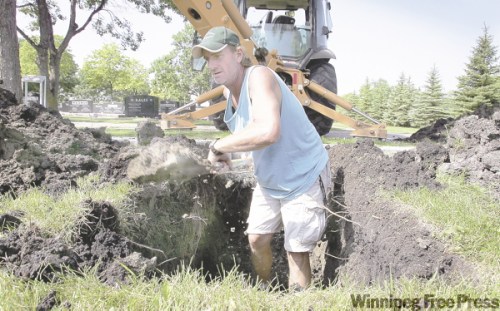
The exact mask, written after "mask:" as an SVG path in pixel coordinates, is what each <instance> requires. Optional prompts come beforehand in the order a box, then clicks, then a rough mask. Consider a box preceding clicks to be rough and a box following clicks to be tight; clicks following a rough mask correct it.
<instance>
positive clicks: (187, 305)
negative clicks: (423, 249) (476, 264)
mask: <svg viewBox="0 0 500 311" xmlns="http://www.w3.org/2000/svg"><path fill="white" fill-rule="evenodd" d="M247 283H248V282H247V281H246V278H245V277H244V276H242V275H241V274H239V273H237V272H236V271H234V270H233V271H229V272H228V273H227V274H226V275H225V277H223V278H220V279H216V280H213V281H211V282H206V281H205V278H204V276H203V275H202V274H201V273H200V272H199V271H196V270H191V269H182V270H181V271H179V272H177V273H175V274H173V275H171V276H164V277H163V278H155V279H153V280H149V281H145V280H141V279H140V278H137V277H132V278H131V279H130V283H129V284H124V285H122V286H120V287H110V286H107V285H105V284H103V283H101V282H100V281H99V280H98V278H97V277H96V274H95V272H94V271H89V272H87V273H85V275H84V277H78V276H75V275H71V274H69V275H64V276H61V278H60V280H59V281H58V282H57V283H43V282H37V281H22V280H20V279H18V278H15V277H13V276H11V275H9V274H7V273H5V272H0V288H2V291H0V309H1V310H20V309H31V310H34V309H35V307H36V306H37V304H38V303H39V302H40V301H41V300H42V299H43V298H44V297H46V296H47V295H48V294H49V292H51V291H55V292H56V293H57V298H58V300H59V301H60V302H61V304H63V303H69V304H71V310H111V309H115V310H350V309H352V307H353V304H354V303H353V299H355V297H356V296H358V295H361V296H362V295H369V297H370V298H390V297H392V298H393V299H394V298H397V299H403V298H411V302H409V303H410V304H414V303H416V302H418V301H420V299H422V298H424V297H425V295H433V297H435V298H441V299H454V300H455V301H457V297H459V296H460V295H462V296H467V297H471V298H483V299H484V298H490V299H492V298H495V297H498V291H495V290H494V289H492V288H488V287H483V286H471V284H466V283H460V284H456V285H454V286H453V287H450V286H449V285H448V284H446V283H444V282H442V281H439V280H430V281H428V282H421V281H418V280H406V279H402V280H400V281H398V282H397V283H395V282H387V283H385V284H382V285H372V286H367V287H359V286H355V285H351V284H343V285H333V286H330V287H328V288H325V289H319V288H311V289H308V290H306V291H304V292H301V293H297V294H291V293H286V292H279V291H274V292H264V291H259V290H258V289H257V287H255V286H250V285H246V284H247ZM462 296H461V297H462ZM428 300H429V299H428ZM463 306H466V305H465V304H464V305H463ZM470 306H471V305H470V304H469V307H470ZM61 309H64V308H61ZM359 309H360V310H369V309H370V308H366V307H365V308H359ZM434 309H437V308H434ZM384 310H385V309H384ZM408 310H411V309H410V308H408Z"/></svg>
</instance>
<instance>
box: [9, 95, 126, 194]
mask: <svg viewBox="0 0 500 311" xmlns="http://www.w3.org/2000/svg"><path fill="white" fill-rule="evenodd" d="M94 134H95V136H94ZM96 137H98V138H96ZM121 146H122V143H118V142H112V141H111V139H110V138H109V137H108V136H106V135H105V134H104V133H101V132H99V131H94V132H91V131H81V130H78V129H77V128H76V127H75V126H74V125H73V123H71V122H70V121H69V120H66V119H63V118H62V116H61V115H60V114H59V113H58V112H49V111H48V110H46V109H45V108H44V107H42V106H40V105H32V106H26V105H19V104H18V103H17V102H16V100H15V98H14V96H12V93H10V92H8V91H6V90H4V89H1V88H0V194H4V193H7V192H13V193H16V192H18V191H24V190H26V189H28V188H30V187H33V186H42V187H44V188H45V189H46V190H47V191H49V192H52V191H53V192H61V191H64V189H67V188H68V187H74V186H76V184H75V180H76V178H78V177H81V176H85V175H88V174H90V173H92V172H95V171H97V170H98V169H99V166H100V165H101V164H102V163H104V162H106V159H107V158H110V157H112V156H113V155H114V154H116V153H117V152H118V150H119V149H120V147H121Z"/></svg>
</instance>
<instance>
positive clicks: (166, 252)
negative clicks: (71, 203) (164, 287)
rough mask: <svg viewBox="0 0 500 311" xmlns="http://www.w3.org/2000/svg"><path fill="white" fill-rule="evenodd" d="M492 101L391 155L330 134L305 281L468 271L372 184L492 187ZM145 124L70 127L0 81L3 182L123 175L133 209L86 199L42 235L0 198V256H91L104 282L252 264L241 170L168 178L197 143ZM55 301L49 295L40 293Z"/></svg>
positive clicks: (248, 178) (57, 183)
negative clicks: (323, 223)
mask: <svg viewBox="0 0 500 311" xmlns="http://www.w3.org/2000/svg"><path fill="white" fill-rule="evenodd" d="M499 111H500V108H499V105H495V106H494V107H491V108H482V109H480V110H479V111H478V112H477V113H474V114H472V115H469V116H464V117H462V118H459V119H456V120H440V121H438V122H436V123H435V124H434V125H432V126H430V127H428V128H425V129H422V130H421V131H419V132H417V133H415V134H414V135H412V137H410V138H409V140H410V141H413V142H416V148H415V150H411V151H403V152H399V153H396V154H395V155H394V156H388V155H385V154H384V153H383V152H382V151H381V150H380V149H379V148H378V147H376V146H375V145H374V144H373V141H371V140H367V139H359V140H358V141H357V142H356V143H353V144H346V145H336V146H327V148H328V153H329V157H330V160H331V172H332V183H333V185H334V187H333V191H332V193H331V194H330V196H329V204H328V205H329V206H328V207H329V209H330V210H331V212H332V213H331V215H330V216H329V222H328V227H327V230H326V233H325V235H324V237H323V239H322V241H320V242H319V243H318V246H317V248H316V250H315V251H314V252H313V254H312V255H311V258H312V263H313V273H314V278H315V280H316V281H318V282H323V284H325V285H328V284H329V283H330V282H334V281H336V282H341V283H342V282H346V281H347V280H349V281H350V282H351V281H353V282H356V283H360V284H372V283H379V282H383V281H388V280H390V279H391V278H399V277H403V276H404V277H410V278H411V277H416V278H421V279H430V278H432V277H435V276H441V277H442V278H444V279H448V280H450V281H453V280H458V279H461V278H468V279H472V280H473V279H474V268H473V266H472V265H471V264H470V263H468V262H467V261H466V260H464V259H463V258H462V257H460V256H458V255H456V254H453V253H451V252H450V251H449V250H448V249H447V246H446V245H445V244H444V243H443V242H442V241H439V240H437V239H436V238H435V236H434V235H433V232H432V230H433V229H432V228H431V226H430V225H428V224H426V223H425V222H423V221H422V220H420V219H418V218H417V217H416V216H415V215H414V214H413V213H412V212H411V211H409V210H408V209H407V208H405V207H404V206H400V205H398V204H397V203H395V202H392V201H390V200H389V199H387V198H386V197H385V196H383V195H380V194H381V193H383V192H385V191H391V190H395V189H400V190H405V189H413V188H418V187H428V188H432V189H440V188H441V187H442V185H440V184H439V183H438V182H437V181H436V178H435V177H436V173H437V172H438V171H439V170H443V171H446V172H452V173H463V174H465V176H466V177H467V178H468V180H470V181H471V182H477V183H480V184H482V185H483V186H486V187H487V188H488V189H489V190H490V191H491V194H492V196H493V197H495V198H500V195H499V192H500V187H499V184H500V183H499V179H500V171H499V169H500V166H499V163H500V140H499V137H500V112H499ZM144 128H146V129H147V131H148V132H152V133H156V134H155V135H157V136H159V137H154V138H145V137H144V133H142V134H141V133H139V134H138V135H139V136H140V137H141V141H142V142H144V143H143V144H142V145H137V146H135V145H130V144H127V143H123V142H116V141H114V140H112V139H111V137H109V136H108V135H106V134H104V129H85V130H79V129H77V128H76V127H75V126H74V125H73V124H72V123H71V122H70V121H68V120H65V119H63V118H62V116H61V115H60V114H59V113H57V112H49V111H47V110H46V109H44V108H43V107H41V106H37V105H34V106H26V105H21V104H18V103H17V102H16V100H15V98H14V97H13V96H12V94H11V93H9V92H7V91H5V90H3V89H0V194H2V195H11V196H13V197H16V196H18V195H19V194H20V193H22V192H24V191H26V190H28V189H29V188H31V187H40V188H41V189H43V191H45V192H47V193H48V194H50V195H53V196H55V197H57V196H58V195H60V194H61V193H62V192H63V191H65V190H67V189H68V188H69V187H77V184H76V180H77V178H79V177H82V176H87V175H90V174H99V176H100V181H99V182H100V183H115V182H118V181H125V182H129V183H132V184H134V185H135V186H136V187H137V191H133V192H132V193H131V194H130V195H129V197H128V199H127V200H128V202H129V205H130V206H132V207H133V210H132V212H127V213H124V212H121V211H120V210H119V209H118V208H117V207H115V206H112V205H111V204H110V203H108V202H98V201H94V200H92V198H89V199H88V200H86V201H84V202H82V203H80V205H81V206H80V208H82V209H84V210H85V211H86V215H87V216H86V218H85V219H84V220H83V221H80V222H79V223H78V224H75V230H74V232H76V233H75V234H74V235H73V236H72V239H71V241H63V240H62V239H61V238H60V237H58V236H47V235H46V234H44V233H43V232H41V231H40V230H39V229H38V228H36V226H34V225H33V224H29V223H27V220H26V218H23V217H24V216H25V215H24V214H23V212H22V211H19V212H17V213H16V212H14V213H12V212H11V213H8V214H7V213H4V212H2V206H0V232H2V233H1V235H0V267H2V268H4V269H7V270H9V271H11V272H12V273H13V274H14V275H16V276H19V277H21V278H25V279H38V280H43V281H54V280H57V276H58V275H59V273H61V272H63V273H64V272H66V271H69V270H71V271H76V272H77V273H78V272H79V271H84V270H86V269H88V268H89V267H95V268H96V269H97V270H96V271H97V273H98V274H99V277H100V278H101V280H102V281H103V282H106V283H108V284H111V285H116V284H120V283H122V282H127V280H128V276H129V275H130V271H132V272H133V273H135V274H142V275H145V276H147V277H151V276H153V275H155V273H158V272H160V271H161V272H162V273H172V272H173V271H175V270H176V269H177V268H178V267H179V265H180V264H181V263H183V264H191V265H192V266H194V267H197V268H201V267H203V269H205V270H206V271H207V272H208V273H207V275H208V276H215V275H219V274H220V269H221V267H222V268H223V269H230V268H232V267H234V266H236V267H237V269H239V270H240V271H242V272H243V273H247V274H250V275H252V273H253V272H252V269H251V264H250V260H249V249H248V245H247V238H246V236H245V222H246V217H247V215H248V207H249V204H250V199H251V194H252V189H253V187H254V185H255V180H254V178H253V175H252V174H251V171H250V170H248V168H240V169H238V170H233V171H231V170H230V171H224V172H222V173H211V172H209V171H206V170H194V171H190V174H188V175H187V176H188V177H187V178H184V177H185V175H182V176H183V178H179V175H178V174H181V173H182V171H183V167H191V166H192V165H193V163H196V162H199V163H198V164H200V166H199V167H202V166H203V165H205V164H206V163H205V162H203V161H204V160H203V159H205V158H206V155H207V148H206V143H203V142H197V141H194V140H191V139H187V138H186V137H183V136H178V137H168V138H166V137H161V136H162V135H161V131H157V130H155V129H153V130H151V124H147V122H145V125H144ZM139 131H140V129H139ZM173 146H176V147H175V148H177V149H175V150H177V151H175V150H174V148H173ZM179 148H182V150H183V151H182V152H187V151H186V150H188V151H189V152H187V153H184V154H183V155H184V157H183V158H187V159H189V161H188V162H186V163H188V164H186V165H184V166H183V167H180V168H179V167H177V168H176V169H177V170H176V171H175V174H173V173H172V171H169V170H165V169H156V168H158V167H161V166H162V163H164V162H162V161H156V160H158V156H159V157H160V160H161V156H165V155H166V154H167V153H168V152H174V153H175V152H178V150H179ZM159 150H162V152H158V151H159ZM163 151H164V152H163ZM167 158H168V157H167ZM167 158H164V159H163V160H165V161H166V159H167ZM193 161H194V162H193ZM134 162H135V164H134ZM137 163H139V166H137V165H138V164H137ZM134 165H135V168H134ZM131 167H132V169H131ZM199 167H198V166H197V168H199ZM142 168H147V170H146V169H144V170H142ZM131 171H132V172H135V174H136V175H134V176H131V175H130V172H131ZM138 172H143V174H138ZM193 172H194V173H193ZM176 174H177V175H176ZM339 216H340V217H339ZM282 241H283V235H282V234H277V235H276V237H275V239H274V241H273V248H274V254H275V256H274V266H273V267H274V268H273V269H274V273H275V275H276V282H277V283H279V284H286V277H287V273H288V272H287V264H286V255H285V251H284V250H283V247H282V244H283V242H282ZM124 267H127V269H126V268H124ZM52 300H53V299H52ZM52 300H51V297H47V301H48V303H51V301H52Z"/></svg>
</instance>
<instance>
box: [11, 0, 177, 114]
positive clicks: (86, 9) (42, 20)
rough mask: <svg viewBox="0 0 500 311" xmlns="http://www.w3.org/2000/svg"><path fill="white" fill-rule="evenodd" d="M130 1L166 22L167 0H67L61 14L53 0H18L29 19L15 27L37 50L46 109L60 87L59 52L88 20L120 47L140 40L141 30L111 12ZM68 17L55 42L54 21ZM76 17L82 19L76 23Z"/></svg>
mask: <svg viewBox="0 0 500 311" xmlns="http://www.w3.org/2000/svg"><path fill="white" fill-rule="evenodd" d="M126 3H132V4H133V5H135V6H136V8H137V9H138V10H139V11H140V12H143V13H150V14H154V15H157V16H161V17H163V18H164V19H165V21H167V22H169V21H170V17H169V16H167V15H165V9H166V8H168V7H169V6H171V5H172V4H171V1H161V0H130V1H127V2H125V3H119V4H117V6H116V7H113V4H112V2H110V1H108V0H70V1H69V6H68V9H67V13H66V14H64V13H63V12H62V10H61V7H60V6H59V4H58V3H57V2H56V1H54V0H20V1H19V3H18V13H20V14H25V15H26V16H27V17H30V18H31V19H32V22H31V23H30V25H29V26H28V29H21V28H20V27H17V30H18V32H19V33H20V34H21V36H22V37H23V38H24V39H25V40H26V41H27V42H29V44H31V45H32V46H33V48H34V49H35V50H36V52H37V58H38V62H37V64H38V66H39V75H42V76H46V77H48V78H47V80H48V92H47V99H48V105H49V109H52V110H57V96H58V94H59V88H60V82H59V81H60V63H61V58H62V55H63V52H64V51H65V50H66V49H67V48H68V45H69V42H70V41H71V40H72V39H73V37H75V36H76V35H77V34H79V33H80V32H82V31H84V30H85V29H86V28H87V27H88V26H89V25H91V24H92V26H93V27H94V29H95V30H96V31H97V33H98V34H99V35H104V34H109V35H111V36H112V37H114V38H117V39H119V40H120V42H121V44H122V46H123V47H124V48H131V49H132V50H135V49H137V48H138V47H139V44H140V43H141V42H142V41H143V35H142V33H141V32H137V33H136V32H134V31H133V30H132V28H131V25H130V22H129V21H128V20H127V19H124V18H121V17H120V16H118V15H117V14H115V13H114V12H115V11H116V8H118V7H121V8H123V6H124V4H126ZM66 19H67V20H68V27H67V31H66V33H65V35H64V38H63V40H62V41H61V43H60V44H59V45H56V42H55V40H54V38H55V35H54V25H55V24H56V23H57V22H61V21H63V20H66ZM77 20H83V23H82V24H78V23H77ZM32 32H38V35H37V36H38V38H39V41H38V42H37V41H36V40H34V36H33V34H31V33H32Z"/></svg>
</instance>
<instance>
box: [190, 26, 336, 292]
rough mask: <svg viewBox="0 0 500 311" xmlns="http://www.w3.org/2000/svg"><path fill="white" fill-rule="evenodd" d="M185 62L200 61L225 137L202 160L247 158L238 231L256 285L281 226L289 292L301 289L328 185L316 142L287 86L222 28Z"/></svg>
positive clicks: (266, 271)
mask: <svg viewBox="0 0 500 311" xmlns="http://www.w3.org/2000/svg"><path fill="white" fill-rule="evenodd" d="M193 57H194V58H200V57H204V58H205V60H206V61H207V64H208V69H209V70H210V72H211V74H212V76H213V78H214V80H215V82H216V83H218V84H222V85H224V87H225V89H224V96H225V97H226V98H227V107H226V110H225V114H224V122H225V123H226V124H227V125H228V127H229V129H230V130H231V132H232V134H231V135H229V136H227V137H225V138H223V139H219V140H215V141H214V142H213V143H212V144H211V145H210V151H209V155H208V159H209V160H210V162H211V163H212V164H215V163H217V162H222V163H225V164H227V165H229V166H230V165H231V160H230V153H233V152H246V151H251V152H252V158H253V162H254V170H255V176H256V180H257V186H256V188H255V189H254V191H253V196H252V203H251V207H250V212H249V217H248V229H247V231H246V232H247V234H248V240H249V244H250V250H251V259H252V264H253V266H254V269H255V272H256V273H257V275H258V277H259V279H260V281H261V282H262V283H264V284H267V283H268V282H269V281H270V277H271V268H272V251H271V240H272V237H273V234H274V233H276V232H278V231H279V230H280V229H281V227H282V226H283V228H284V233H285V249H286V250H287V256H288V266H289V270H290V275H289V282H288V285H289V288H299V289H303V288H306V287H307V286H309V285H310V282H311V267H310V262H309V253H310V252H311V251H312V250H313V248H314V247H315V245H316V243H317V242H318V241H319V239H320V238H321V236H322V234H323V232H324V228H325V222H326V221H325V218H326V217H325V209H324V202H325V198H326V191H327V188H328V186H329V184H330V178H329V165H328V163H329V162H328V154H327V152H326V150H325V148H324V146H323V144H322V142H321V138H320V137H319V135H318V133H317V132H316V130H315V128H314V126H313V125H312V124H311V122H310V121H309V120H308V118H307V116H306V114H305V112H304V109H303V107H302V105H301V104H300V102H299V101H298V100H297V98H296V97H295V95H293V93H292V92H291V91H290V90H289V88H288V86H286V84H285V83H284V82H283V81H282V80H281V79H280V78H279V76H278V75H277V74H276V73H275V72H274V71H272V70H271V69H269V68H267V67H265V66H251V63H249V61H248V59H247V58H246V57H245V52H244V51H243V49H242V47H241V46H240V40H239V37H238V35H236V33H234V32H233V31H231V30H230V29H227V28H225V27H214V28H212V29H211V30H209V31H208V32H207V33H206V35H205V37H204V38H203V40H202V42H201V43H200V44H198V45H197V46H195V47H193Z"/></svg>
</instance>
